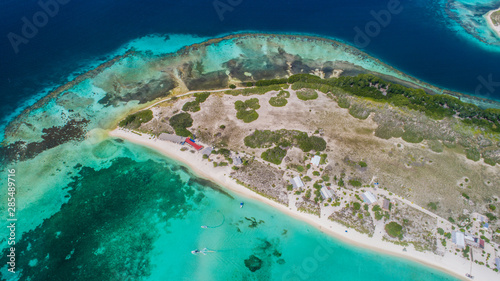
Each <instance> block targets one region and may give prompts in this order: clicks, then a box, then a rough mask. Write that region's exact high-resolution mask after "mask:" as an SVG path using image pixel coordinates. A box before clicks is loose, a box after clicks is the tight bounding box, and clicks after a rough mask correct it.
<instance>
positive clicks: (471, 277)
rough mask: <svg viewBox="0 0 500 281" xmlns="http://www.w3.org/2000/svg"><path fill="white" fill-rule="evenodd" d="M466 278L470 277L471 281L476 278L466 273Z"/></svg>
mask: <svg viewBox="0 0 500 281" xmlns="http://www.w3.org/2000/svg"><path fill="white" fill-rule="evenodd" d="M465 276H467V277H469V278H470V279H474V276H472V275H470V274H469V273H465Z"/></svg>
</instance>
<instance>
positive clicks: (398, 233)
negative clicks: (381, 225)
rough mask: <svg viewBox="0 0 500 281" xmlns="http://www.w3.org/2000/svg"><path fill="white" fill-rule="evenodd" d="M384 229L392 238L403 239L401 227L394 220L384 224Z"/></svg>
mask: <svg viewBox="0 0 500 281" xmlns="http://www.w3.org/2000/svg"><path fill="white" fill-rule="evenodd" d="M385 231H386V232H387V234H389V236H391V237H393V238H398V239H399V240H401V239H403V227H402V226H401V225H400V224H398V223H397V222H395V221H393V222H390V223H388V224H386V225H385Z"/></svg>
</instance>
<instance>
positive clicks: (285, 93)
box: [278, 90, 290, 99]
mask: <svg viewBox="0 0 500 281" xmlns="http://www.w3.org/2000/svg"><path fill="white" fill-rule="evenodd" d="M278 97H279V98H285V99H287V98H289V97H290V92H289V91H285V90H280V92H279V93H278Z"/></svg>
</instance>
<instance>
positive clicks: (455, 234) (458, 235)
mask: <svg viewBox="0 0 500 281" xmlns="http://www.w3.org/2000/svg"><path fill="white" fill-rule="evenodd" d="M451 241H452V242H453V243H454V244H455V245H457V247H458V248H460V249H463V248H465V235H464V233H463V232H461V231H452V232H451Z"/></svg>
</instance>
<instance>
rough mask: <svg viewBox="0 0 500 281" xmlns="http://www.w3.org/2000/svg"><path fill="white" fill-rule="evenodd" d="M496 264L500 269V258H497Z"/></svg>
mask: <svg viewBox="0 0 500 281" xmlns="http://www.w3.org/2000/svg"><path fill="white" fill-rule="evenodd" d="M495 265H496V266H497V269H498V270H499V271H500V258H496V259H495Z"/></svg>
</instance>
